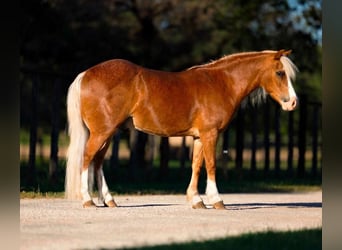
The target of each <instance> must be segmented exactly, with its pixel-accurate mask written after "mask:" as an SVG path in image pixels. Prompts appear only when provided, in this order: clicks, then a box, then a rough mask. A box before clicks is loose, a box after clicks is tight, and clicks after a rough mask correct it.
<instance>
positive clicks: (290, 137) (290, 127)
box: [287, 112, 294, 175]
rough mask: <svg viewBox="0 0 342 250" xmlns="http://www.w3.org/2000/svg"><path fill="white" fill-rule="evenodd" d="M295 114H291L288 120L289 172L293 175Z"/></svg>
mask: <svg viewBox="0 0 342 250" xmlns="http://www.w3.org/2000/svg"><path fill="white" fill-rule="evenodd" d="M293 114H294V112H289V120H288V144H287V151H288V155H287V172H288V173H289V174H290V175H292V173H293V136H294V130H293Z"/></svg>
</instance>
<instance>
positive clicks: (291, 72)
mask: <svg viewBox="0 0 342 250" xmlns="http://www.w3.org/2000/svg"><path fill="white" fill-rule="evenodd" d="M280 62H281V63H282V64H283V67H284V71H285V73H286V75H287V76H288V77H289V79H291V80H295V79H296V72H298V68H297V66H296V65H295V64H294V63H293V62H292V61H291V60H290V58H288V57H287V56H282V57H280Z"/></svg>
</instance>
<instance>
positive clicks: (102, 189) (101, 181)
mask: <svg viewBox="0 0 342 250" xmlns="http://www.w3.org/2000/svg"><path fill="white" fill-rule="evenodd" d="M96 179H97V188H98V192H99V202H100V203H104V205H105V206H107V207H117V205H116V203H115V201H114V199H113V197H112V195H111V194H110V193H109V189H108V186H107V183H106V180H105V178H104V174H103V170H102V166H101V167H99V168H98V169H97V171H96Z"/></svg>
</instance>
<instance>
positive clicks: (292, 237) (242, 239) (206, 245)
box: [103, 228, 322, 250]
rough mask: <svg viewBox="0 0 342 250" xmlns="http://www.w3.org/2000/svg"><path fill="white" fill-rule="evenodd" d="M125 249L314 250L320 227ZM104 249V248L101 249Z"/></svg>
mask: <svg viewBox="0 0 342 250" xmlns="http://www.w3.org/2000/svg"><path fill="white" fill-rule="evenodd" d="M124 249H126V250H139V249H140V250H168V249H170V250H171V249H179V250H181V249H184V250H187V249H196V250H202V249H203V250H204V249H239V250H247V249H248V250H250V249H253V250H259V249H260V250H274V249H277V250H287V249H291V250H295V249H300V250H316V249H322V228H316V229H304V230H298V231H287V232H274V231H268V232H261V233H248V234H243V235H239V236H233V237H226V238H222V239H216V240H208V241H202V242H189V243H176V244H168V245H157V246H146V247H140V248H124ZM103 250H105V249H103Z"/></svg>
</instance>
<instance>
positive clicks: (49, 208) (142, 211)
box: [20, 191, 322, 250]
mask: <svg viewBox="0 0 342 250" xmlns="http://www.w3.org/2000/svg"><path fill="white" fill-rule="evenodd" d="M202 197H203V198H204V201H205V202H206V200H205V196H202ZM221 197H222V198H223V200H224V202H225V206H226V208H227V210H215V209H212V208H211V207H209V206H208V208H209V209H202V210H194V209H192V208H191V206H190V204H188V203H187V202H186V200H185V195H142V196H133V195H122V196H117V197H115V200H116V202H117V204H118V205H119V207H117V208H104V207H97V208H88V209H85V208H82V206H81V202H80V201H69V200H65V199H21V200H20V235H21V244H20V249H35V250H38V249H59V250H61V249H116V248H122V247H138V246H147V245H156V244H170V243H175V242H187V241H203V240H208V239H215V238H220V237H226V236H231V235H238V234H242V233H247V232H260V231H266V230H276V231H279V230H280V231H285V230H297V229H304V228H316V227H322V192H321V191H318V192H310V193H281V194H279V193H272V194H222V195H221ZM96 200H97V199H94V201H96Z"/></svg>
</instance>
